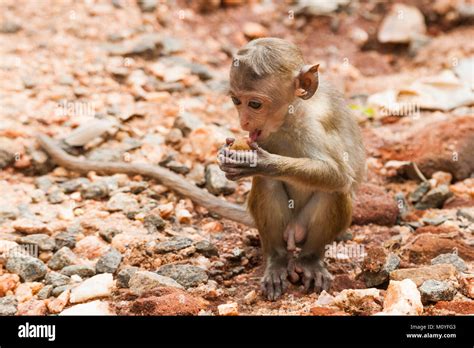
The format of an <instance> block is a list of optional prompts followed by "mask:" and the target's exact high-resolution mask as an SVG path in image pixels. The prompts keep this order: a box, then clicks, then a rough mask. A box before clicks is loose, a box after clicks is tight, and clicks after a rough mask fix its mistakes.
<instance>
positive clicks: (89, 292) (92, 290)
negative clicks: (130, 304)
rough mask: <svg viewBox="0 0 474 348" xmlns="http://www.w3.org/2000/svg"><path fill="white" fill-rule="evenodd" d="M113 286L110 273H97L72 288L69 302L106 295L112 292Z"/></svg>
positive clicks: (83, 300) (78, 301)
mask: <svg viewBox="0 0 474 348" xmlns="http://www.w3.org/2000/svg"><path fill="white" fill-rule="evenodd" d="M113 286H114V280H113V277H112V274H110V273H104V274H98V275H96V276H93V277H92V278H89V279H87V280H85V281H84V282H82V283H81V284H79V285H78V286H77V287H75V288H74V289H72V291H71V299H70V302H71V303H80V302H85V301H88V300H91V299H94V298H99V297H108V296H110V294H111V292H112V288H113Z"/></svg>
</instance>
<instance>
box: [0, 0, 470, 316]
mask: <svg viewBox="0 0 474 348" xmlns="http://www.w3.org/2000/svg"><path fill="white" fill-rule="evenodd" d="M400 2H401V3H406V4H411V5H416V6H417V7H418V8H419V9H420V10H421V12H422V13H423V16H424V18H425V22H426V23H427V31H426V34H425V39H423V40H420V42H418V41H417V42H415V43H412V44H410V45H408V44H382V43H380V42H379V41H378V40H377V32H378V30H379V28H380V26H381V23H382V20H383V19H384V18H385V17H386V16H387V15H388V13H389V10H390V8H392V6H393V3H392V2H389V1H386V2H384V1H376V2H369V1H361V2H353V3H352V4H350V5H349V6H346V7H344V8H341V9H339V10H337V11H333V12H331V13H329V14H327V15H317V16H312V15H308V14H298V13H295V12H294V11H293V10H292V9H293V7H291V6H290V5H287V4H283V3H275V4H272V3H267V2H262V3H260V2H258V1H254V2H252V3H253V4H252V5H248V4H244V5H242V4H239V3H240V1H224V3H226V4H227V5H221V6H218V5H210V7H209V9H208V11H205V9H203V8H202V6H201V5H200V4H202V3H205V2H204V1H201V2H198V1H196V2H186V1H170V2H159V3H158V4H155V5H154V1H149V2H148V1H143V3H144V5H142V8H140V7H139V6H138V5H137V3H136V2H135V1H132V0H117V1H105V0H104V1H93V0H90V1H49V0H33V1H28V0H23V1H19V0H15V1H10V0H4V1H2V2H1V5H0V13H1V14H0V16H1V17H0V19H1V22H0V26H1V28H0V56H1V59H0V83H1V85H0V168H2V171H1V172H0V313H1V314H3V315H15V314H16V315H24V314H40V315H50V314H58V313H64V312H65V311H66V313H68V312H67V311H69V313H72V314H74V313H101V314H107V313H108V314H131V315H135V314H151V315H160V314H171V315H173V314H183V315H197V314H202V315H218V314H226V313H227V314H236V313H239V314H241V315H242V314H244V315H245V314H248V315H260V314H270V315H278V314H285V315H370V314H375V313H378V312H381V311H385V312H386V313H400V314H408V313H410V314H424V315H437V314H456V313H457V314H462V313H464V314H474V301H473V298H474V275H473V272H474V248H473V245H474V239H473V233H474V226H473V224H474V208H473V207H474V178H472V173H473V169H474V150H473V149H474V118H473V112H472V108H470V107H469V106H471V105H473V103H472V101H473V99H472V88H473V81H472V67H473V66H474V65H472V57H474V41H473V40H472V37H473V36H474V27H473V26H472V19H471V20H470V19H469V18H468V19H465V18H464V17H462V16H460V15H459V11H460V10H459V9H457V8H456V7H455V4H456V3H457V2H456V1H411V2H410V1H400ZM145 3H150V4H151V5H150V6H151V7H150V8H149V9H148V8H146V4H145ZM208 3H213V2H212V1H209V2H208ZM214 3H218V1H217V2H214ZM230 3H236V4H234V5H231V4H230ZM249 22H250V23H253V24H249ZM256 24H259V25H256ZM259 36H277V37H282V38H285V39H288V40H291V41H293V42H295V43H296V44H298V45H299V46H300V47H301V49H302V51H303V53H304V55H305V57H306V59H307V61H309V62H315V63H320V64H321V70H320V72H321V76H322V78H325V79H328V80H331V81H332V82H333V84H335V85H336V86H337V87H338V88H339V89H340V90H341V92H343V93H344V95H345V97H346V98H347V100H348V103H349V104H350V106H351V107H352V108H353V109H354V115H355V117H357V119H358V121H359V124H360V126H361V128H362V132H363V135H364V141H365V145H366V149H367V168H368V173H367V180H366V181H367V184H366V185H364V186H363V187H362V189H361V192H360V193H359V194H358V197H357V204H356V209H355V214H354V223H353V225H352V226H351V227H350V228H349V230H348V231H347V232H346V233H345V234H344V235H343V236H342V237H341V241H339V242H338V244H337V245H338V246H339V248H340V249H338V250H337V253H333V255H332V256H331V257H328V258H327V260H326V261H327V263H328V266H329V269H330V270H331V271H332V273H333V275H334V281H333V284H332V288H331V289H330V290H329V291H328V293H329V294H323V295H321V296H318V294H305V293H303V292H302V290H301V288H300V287H299V286H298V285H292V286H291V287H290V289H289V291H288V292H287V293H286V294H285V295H284V296H283V297H282V298H281V299H279V300H277V301H274V302H270V301H267V300H265V299H264V298H263V297H262V296H261V294H260V290H259V277H260V276H261V275H262V273H263V264H262V262H263V260H262V257H261V250H260V246H259V240H258V233H257V231H256V230H252V229H249V228H247V227H246V226H243V225H239V224H237V223H234V222H231V221H228V220H224V219H221V218H219V216H216V215H215V214H213V213H212V212H209V211H207V210H206V209H203V208H202V207H199V206H196V205H193V203H192V202H191V201H190V200H189V199H186V198H185V197H179V196H177V195H176V194H174V193H173V192H172V189H173V188H172V187H169V188H166V187H164V186H162V185H160V184H159V183H158V182H155V181H154V180H149V179H147V178H146V177H141V176H133V177H128V176H126V175H123V174H118V175H113V176H103V175H99V174H97V173H93V172H90V173H88V174H87V175H84V176H81V175H79V174H77V173H74V172H71V171H68V170H67V169H65V168H62V167H57V166H55V165H54V163H51V161H50V160H49V159H48V156H47V155H46V154H45V153H44V152H43V151H42V150H41V149H40V147H39V146H38V143H37V141H36V138H35V136H36V134H38V133H44V134H48V135H49V136H51V137H53V138H55V139H57V140H60V139H65V140H66V141H65V142H63V143H62V147H63V148H64V149H65V150H66V151H67V152H69V153H70V154H73V155H75V156H82V157H86V158H91V159H95V160H98V161H124V162H146V163H150V164H154V165H157V166H159V165H161V166H165V167H168V168H170V170H173V171H175V172H177V173H179V174H180V175H183V176H184V177H186V178H187V179H188V180H189V181H190V182H194V183H196V185H199V186H200V187H202V189H208V190H209V191H211V192H212V193H215V194H216V195H218V196H221V197H222V198H223V199H226V200H229V201H231V202H236V203H243V202H244V201H245V197H246V195H247V193H248V192H249V189H250V180H242V181H239V182H238V183H237V185H234V184H232V183H228V182H221V180H220V176H219V173H215V172H213V171H212V170H211V168H212V165H213V164H215V163H216V152H217V150H218V148H219V147H220V146H221V145H222V144H223V142H224V139H225V138H226V136H229V135H230V136H234V137H236V136H237V137H238V136H245V135H246V134H245V133H244V132H242V131H241V130H239V123H238V118H237V114H236V111H235V110H234V108H233V105H232V102H231V101H230V98H229V97H228V96H227V95H226V84H227V72H228V69H229V66H230V64H231V61H232V58H231V57H232V53H233V52H235V51H236V49H238V48H239V47H240V46H242V45H244V44H245V43H246V42H248V41H249V39H250V38H251V37H259ZM469 58H471V63H470V64H471V65H469V64H468V63H466V64H467V65H466V66H467V70H468V71H467V73H466V71H465V70H464V71H463V72H461V73H459V72H458V73H457V75H456V76H455V77H454V78H455V79H456V81H457V82H456V81H455V82H452V81H451V80H450V81H448V82H446V81H443V82H439V83H438V85H437V86H440V85H441V86H442V87H443V86H444V87H445V86H448V87H449V86H451V87H449V88H448V89H450V88H452V89H455V88H456V83H458V82H459V80H462V81H464V82H465V81H466V80H467V81H468V83H467V86H468V87H467V91H466V89H465V90H464V92H463V93H465V94H466V97H465V98H464V99H462V98H461V99H462V100H461V101H460V102H457V101H458V100H457V99H458V98H457V97H456V98H455V97H453V96H452V95H449V94H448V97H446V98H445V99H443V98H444V96H445V94H443V93H444V92H441V94H440V95H437V97H435V98H434V99H435V101H436V102H439V103H442V102H444V101H445V100H446V101H448V102H451V101H453V100H454V104H453V105H452V106H449V107H448V106H447V107H444V105H441V106H439V105H436V106H435V107H426V108H425V107H422V108H419V109H418V108H417V109H416V112H415V113H412V114H403V115H397V114H396V113H395V115H394V114H393V112H392V113H388V112H383V110H382V111H381V110H380V109H378V108H377V107H376V106H374V105H372V104H370V103H369V102H368V100H369V101H370V100H371V99H370V98H371V96H373V95H374V94H376V93H379V92H384V91H387V90H390V89H400V88H405V87H404V86H407V85H410V84H411V83H413V82H415V81H418V80H419V79H423V78H426V77H429V76H434V75H438V74H439V73H441V72H442V71H444V70H447V71H449V72H452V71H456V68H457V67H458V66H459V65H460V64H461V63H463V64H464V62H466V61H468V59H469ZM463 66H464V65H463ZM469 69H471V72H470V75H469ZM469 78H471V80H470V86H469V80H468V79H469ZM435 85H436V83H435ZM453 86H454V87H453ZM446 93H449V91H448V92H446ZM454 93H456V91H455V92H454ZM457 95H458V96H459V95H460V94H457ZM469 98H471V99H470V102H469ZM455 99H456V100H455ZM466 100H467V101H466ZM416 105H417V104H416ZM385 111H386V110H385ZM78 130H79V131H78ZM410 162H415V163H416V164H417V168H418V169H419V170H420V171H421V173H422V175H424V176H425V177H426V179H427V181H426V182H425V183H424V184H420V182H421V179H420V175H419V174H417V173H416V171H415V170H414V167H413V165H411V164H410ZM415 190H417V191H416V192H417V193H418V197H415V196H416V195H415V196H414V195H413V193H414V192H415ZM415 205H416V207H415ZM22 245H23V246H37V247H38V249H35V250H36V251H37V255H36V256H38V257H39V260H37V259H32V258H31V257H28V256H24V257H20V256H18V255H17V254H16V253H18V251H19V250H20V248H21V246H22ZM348 250H349V251H351V250H352V251H354V252H355V254H353V255H349V256H347V251H348ZM334 254H336V255H334ZM440 255H444V256H441V257H440ZM436 258H437V259H436ZM433 259H435V261H432V260H433ZM432 264H438V265H437V266H436V265H433V266H432ZM170 265H172V266H170ZM166 266H167V267H166ZM396 269H398V270H396ZM403 270H405V271H404V272H405V273H404V272H403ZM143 271H150V272H152V273H147V272H143ZM156 271H157V272H158V273H159V274H160V275H161V276H162V277H161V278H159V277H158V278H157V277H156V273H155V272H156ZM136 272H141V273H140V274H139V275H137V273H136ZM397 272H398V273H397ZM163 277H165V278H163ZM403 279H411V281H410V282H408V283H407V282H402V280H403ZM390 280H391V281H392V282H393V284H392V285H391V286H393V289H390V288H389V289H388V290H387V286H388V284H389V281H390ZM397 281H400V282H399V283H398V282H397ZM412 283H415V285H413V284H412ZM157 286H159V287H158V288H156V287H157ZM397 287H400V289H401V290H400V291H399V292H398V293H397V289H398V288H397ZM364 289H365V290H364ZM367 289H370V290H367ZM420 293H421V299H422V300H423V305H421V303H420V304H419V305H418V306H417V305H416V304H415V305H413V306H408V307H409V308H408V309H407V307H406V306H405V307H404V306H403V305H400V303H405V302H404V301H407V303H411V302H410V301H409V299H410V298H412V296H414V297H415V298H418V301H419V297H420ZM388 294H390V296H388ZM417 296H418V297H417ZM394 297H395V298H394ZM223 304H228V306H221V305H223ZM81 306H82V307H81ZM219 306H221V307H219ZM397 306H399V307H397ZM394 308H395V309H394ZM404 310H405V311H406V312H403V311H404ZM397 311H401V312H397Z"/></svg>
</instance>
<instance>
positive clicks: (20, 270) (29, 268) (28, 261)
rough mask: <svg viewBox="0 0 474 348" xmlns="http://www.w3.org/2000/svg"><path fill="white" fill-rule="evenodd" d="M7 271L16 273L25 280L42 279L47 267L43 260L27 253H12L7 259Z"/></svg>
mask: <svg viewBox="0 0 474 348" xmlns="http://www.w3.org/2000/svg"><path fill="white" fill-rule="evenodd" d="M6 269H7V271H9V272H11V273H16V274H18V275H19V276H20V278H21V279H22V280H23V281H25V282H31V281H34V280H39V279H42V278H43V277H44V276H45V274H46V272H47V268H46V265H45V264H44V262H43V261H41V260H39V259H37V258H36V257H33V256H29V255H20V254H19V255H12V256H10V257H9V258H8V260H7V265H6Z"/></svg>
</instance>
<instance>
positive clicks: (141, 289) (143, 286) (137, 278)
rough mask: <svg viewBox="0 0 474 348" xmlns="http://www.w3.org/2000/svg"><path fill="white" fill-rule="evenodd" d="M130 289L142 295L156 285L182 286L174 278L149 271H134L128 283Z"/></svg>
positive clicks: (180, 287)
mask: <svg viewBox="0 0 474 348" xmlns="http://www.w3.org/2000/svg"><path fill="white" fill-rule="evenodd" d="M128 285H129V287H130V291H131V292H132V293H133V294H136V295H142V294H144V293H145V292H148V291H150V290H152V289H154V288H157V287H172V288H179V289H182V288H183V287H182V286H181V285H180V284H179V283H177V282H176V281H175V280H174V279H172V278H170V277H166V276H162V275H159V274H156V273H153V272H149V271H138V272H135V273H134V274H133V275H132V276H131V278H130V281H129V283H128Z"/></svg>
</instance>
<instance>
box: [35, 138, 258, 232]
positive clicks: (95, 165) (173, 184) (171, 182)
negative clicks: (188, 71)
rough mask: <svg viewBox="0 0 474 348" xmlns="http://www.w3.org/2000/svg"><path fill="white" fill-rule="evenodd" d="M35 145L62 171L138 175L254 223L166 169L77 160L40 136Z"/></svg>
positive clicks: (235, 206) (222, 213) (224, 214)
mask: <svg viewBox="0 0 474 348" xmlns="http://www.w3.org/2000/svg"><path fill="white" fill-rule="evenodd" d="M38 142H39V144H40V146H41V147H42V148H43V150H44V151H46V153H48V155H49V156H50V157H51V158H52V160H53V161H54V162H55V163H56V164H58V165H60V166H62V167H64V168H66V169H69V170H72V171H75V172H79V173H87V172H90V171H95V172H97V173H103V174H107V175H111V174H117V173H123V174H128V175H137V174H138V175H142V176H147V177H150V178H154V179H156V180H158V181H159V182H160V183H161V184H163V185H164V186H166V187H168V188H169V189H171V190H173V191H175V192H177V193H178V194H180V195H182V196H184V197H187V198H190V199H191V200H192V201H193V202H194V203H196V204H198V205H200V206H202V207H204V208H206V209H208V210H209V211H212V212H214V213H217V214H219V215H220V216H222V217H224V218H226V219H229V220H232V221H236V222H240V223H242V224H245V225H247V226H250V227H254V226H255V224H254V221H253V219H252V217H251V216H250V214H249V213H248V212H247V211H246V210H245V208H244V206H242V205H238V204H234V203H230V202H227V201H226V200H224V199H220V198H217V197H216V196H214V195H212V194H210V193H208V192H207V191H205V190H203V189H200V188H198V187H196V186H195V185H193V184H191V183H189V182H188V181H186V180H185V179H183V178H182V177H181V176H179V175H178V174H175V173H173V172H171V171H170V170H168V169H165V168H162V167H159V166H152V165H149V164H145V163H121V162H97V161H89V160H83V159H78V158H76V157H74V156H71V155H69V154H68V153H66V152H65V151H64V150H63V149H61V148H60V147H59V146H58V145H57V144H56V143H55V142H54V141H53V140H52V139H51V138H50V137H48V136H46V135H44V134H40V135H38Z"/></svg>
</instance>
